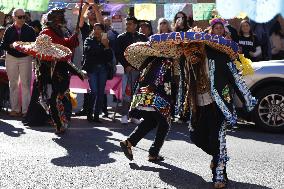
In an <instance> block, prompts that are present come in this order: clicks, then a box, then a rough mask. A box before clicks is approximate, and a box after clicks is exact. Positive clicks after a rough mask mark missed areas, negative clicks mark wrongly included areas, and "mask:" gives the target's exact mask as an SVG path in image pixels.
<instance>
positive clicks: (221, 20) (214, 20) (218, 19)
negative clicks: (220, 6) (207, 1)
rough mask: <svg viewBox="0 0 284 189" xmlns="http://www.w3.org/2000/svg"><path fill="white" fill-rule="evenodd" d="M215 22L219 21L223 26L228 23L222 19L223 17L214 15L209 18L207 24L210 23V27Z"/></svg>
mask: <svg viewBox="0 0 284 189" xmlns="http://www.w3.org/2000/svg"><path fill="white" fill-rule="evenodd" d="M217 23H221V24H222V25H223V26H227V25H228V22H227V21H226V20H225V19H223V18H218V17H215V18H213V19H211V20H210V21H209V24H210V26H211V27H212V26H214V25H215V24H217Z"/></svg>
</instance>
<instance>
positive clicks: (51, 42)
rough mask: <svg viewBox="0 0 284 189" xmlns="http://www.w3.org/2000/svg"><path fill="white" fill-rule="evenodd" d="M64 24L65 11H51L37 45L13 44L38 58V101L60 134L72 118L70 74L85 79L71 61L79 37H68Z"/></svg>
mask: <svg viewBox="0 0 284 189" xmlns="http://www.w3.org/2000/svg"><path fill="white" fill-rule="evenodd" d="M65 24H66V21H65V18H64V10H63V9H56V8H55V9H52V10H50V11H49V12H48V13H47V23H46V25H47V27H46V28H45V29H44V30H43V31H42V32H41V33H40V35H39V36H38V37H37V40H36V42H35V43H34V44H26V43H21V42H17V43H15V44H14V47H15V48H16V49H17V50H19V51H23V52H25V53H27V54H30V55H32V56H34V57H36V58H37V62H36V65H35V68H36V76H37V79H38V82H39V83H38V90H39V94H40V95H39V102H40V104H41V105H42V106H43V107H44V109H45V110H46V112H47V113H48V114H49V115H50V118H51V119H50V123H51V125H52V126H54V127H55V128H56V133H58V134H60V133H64V131H65V130H66V129H67V127H68V124H69V121H70V119H71V111H72V106H71V102H70V100H71V97H70V95H69V83H70V73H72V74H76V75H78V76H79V77H80V78H81V79H83V77H84V74H83V73H82V72H81V71H80V70H78V69H77V68H76V67H75V66H74V65H73V64H72V63H71V62H70V61H71V58H72V51H71V50H70V49H74V48H75V47H76V46H78V34H77V33H75V34H74V35H72V36H71V37H69V38H67V37H65V35H64V30H63V27H64V26H65ZM49 86H51V87H49ZM50 88H51V92H50V90H49V89H50ZM48 93H51V95H49V94H48ZM31 116H32V115H31Z"/></svg>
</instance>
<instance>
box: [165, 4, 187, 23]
mask: <svg viewBox="0 0 284 189" xmlns="http://www.w3.org/2000/svg"><path fill="white" fill-rule="evenodd" d="M185 6H186V4H185V3H174V4H165V5H164V15H165V16H164V17H165V18H166V19H167V20H173V19H174V17H175V14H176V13H177V12H179V11H182V10H183V9H184V8H185Z"/></svg>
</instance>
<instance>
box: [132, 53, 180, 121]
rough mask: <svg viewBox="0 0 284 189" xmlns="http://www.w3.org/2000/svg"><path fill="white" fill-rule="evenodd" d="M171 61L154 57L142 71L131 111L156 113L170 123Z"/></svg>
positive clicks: (171, 99)
mask: <svg viewBox="0 0 284 189" xmlns="http://www.w3.org/2000/svg"><path fill="white" fill-rule="evenodd" d="M173 64H174V63H173V60H172V59H168V58H159V57H156V58H155V59H154V60H153V61H152V62H150V63H149V64H148V66H147V67H146V68H145V69H144V70H143V71H142V73H141V76H140V78H139V84H138V87H137V90H136V91H135V94H134V95H133V100H132V103H131V110H133V109H137V110H146V111H158V112H159V113H161V114H162V115H163V116H164V117H165V118H166V119H167V121H168V123H170V114H171V102H172V101H173V95H174V94H172V78H173V77H172V76H173Z"/></svg>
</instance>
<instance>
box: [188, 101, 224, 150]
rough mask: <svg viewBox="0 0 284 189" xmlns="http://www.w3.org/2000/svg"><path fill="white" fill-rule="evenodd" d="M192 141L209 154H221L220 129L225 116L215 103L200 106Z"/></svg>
mask: <svg viewBox="0 0 284 189" xmlns="http://www.w3.org/2000/svg"><path fill="white" fill-rule="evenodd" d="M196 117H197V120H196V123H194V124H193V128H194V131H193V132H191V136H190V137H191V141H192V142H193V143H194V144H195V145H196V146H197V147H199V148H201V149H202V150H203V151H204V152H206V153H207V154H209V155H212V156H213V155H218V154H219V146H220V142H219V139H218V138H219V131H220V127H221V124H222V122H223V120H224V116H223V114H222V112H221V111H220V109H219V108H218V107H217V105H216V104H215V103H212V104H209V105H207V106H200V107H198V110H197V113H196Z"/></svg>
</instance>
